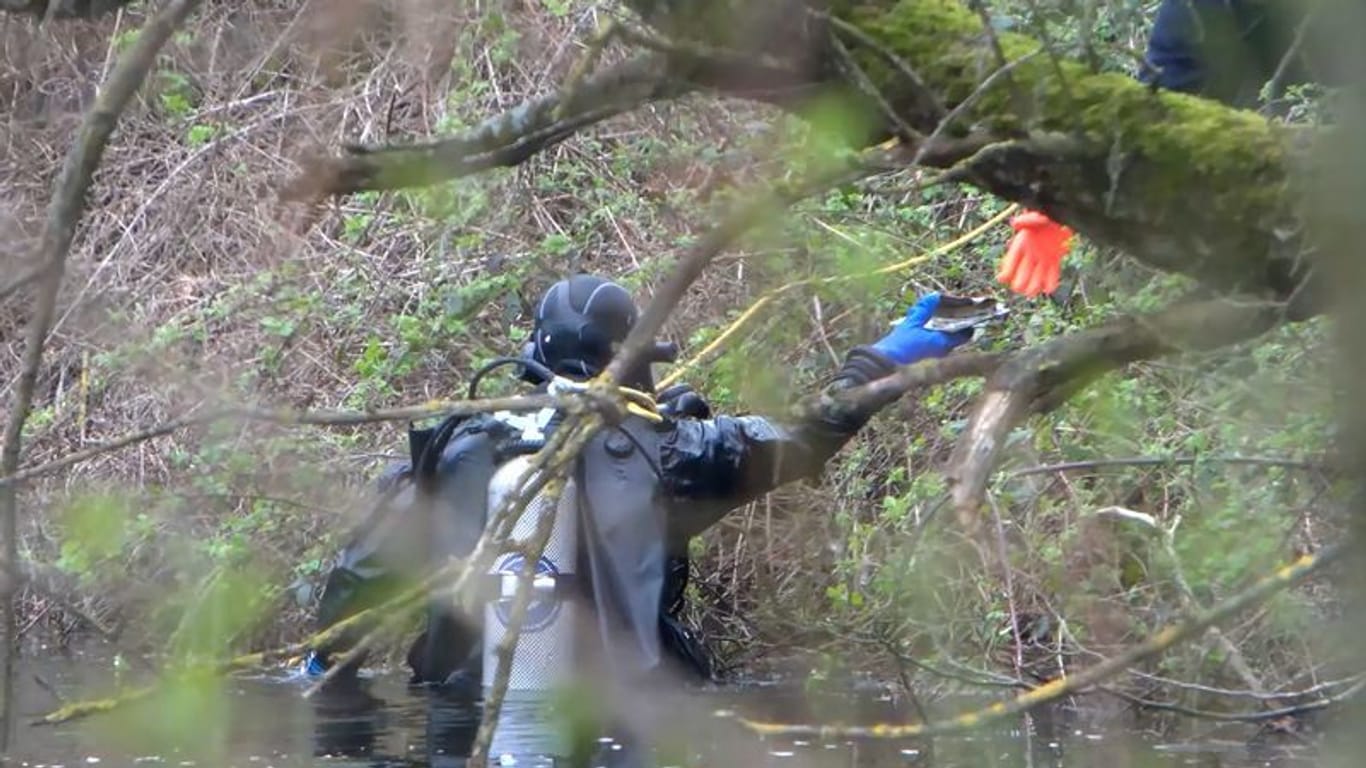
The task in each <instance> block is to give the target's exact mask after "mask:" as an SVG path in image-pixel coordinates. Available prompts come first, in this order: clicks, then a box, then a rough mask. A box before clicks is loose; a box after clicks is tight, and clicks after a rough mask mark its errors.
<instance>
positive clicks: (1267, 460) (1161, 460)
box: [1006, 454, 1330, 479]
mask: <svg viewBox="0 0 1366 768" xmlns="http://www.w3.org/2000/svg"><path fill="white" fill-rule="evenodd" d="M1204 462H1210V463H1212V464H1246V465H1249V466H1256V467H1284V468H1287V469H1303V470H1308V471H1323V470H1327V469H1329V468H1330V467H1329V466H1328V465H1326V464H1321V463H1319V462H1314V461H1305V460H1302V459H1281V458H1277V457H1275V456H1232V455H1224V454H1211V455H1209V456H1132V457H1125V458H1114V459H1089V460H1086V461H1066V462H1062V463H1059V464H1041V465H1039V466H1037V467H1026V468H1024V469H1017V470H1015V471H1014V472H1010V473H1008V474H1007V475H1006V478H1007V479H1013V478H1016V477H1024V476H1026V475H1043V474H1048V473H1050V472H1070V471H1072V470H1078V469H1101V468H1104V467H1153V466H1173V467H1175V466H1189V465H1192V464H1200V463H1204Z"/></svg>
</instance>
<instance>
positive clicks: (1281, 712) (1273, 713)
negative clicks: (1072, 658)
mask: <svg viewBox="0 0 1366 768" xmlns="http://www.w3.org/2000/svg"><path fill="white" fill-rule="evenodd" d="M1363 688H1366V681H1358V682H1357V684H1356V685H1353V686H1352V687H1350V688H1348V689H1347V690H1345V691H1342V692H1341V693H1337V694H1334V695H1332V696H1328V697H1326V698H1322V699H1315V700H1314V701H1307V702H1305V703H1303V704H1291V705H1289V706H1285V707H1281V708H1279V709H1267V710H1261V711H1257V712H1213V711H1210V710H1205V709H1195V708H1193V707H1186V706H1183V705H1181V704H1175V703H1172V702H1166V701H1152V700H1150V699H1145V698H1143V697H1141V696H1135V695H1134V694H1132V693H1126V692H1124V691H1121V690H1118V689H1115V688H1111V687H1109V686H1105V685H1101V686H1096V690H1098V691H1102V692H1104V693H1107V694H1109V695H1111V696H1114V697H1116V698H1120V699H1123V700H1125V701H1127V702H1129V703H1131V704H1134V705H1137V706H1140V707H1143V708H1144V709H1155V710H1161V711H1163V712H1174V713H1176V714H1178V715H1186V716H1187V717H1196V718H1200V719H1202V720H1219V721H1224V722H1239V723H1255V722H1261V721H1264V720H1275V719H1277V718H1281V717H1293V716H1295V715H1303V714H1306V713H1309V712H1315V711H1317V710H1320V709H1327V708H1328V707H1331V706H1333V705H1334V704H1340V703H1342V702H1344V701H1346V700H1347V699H1350V698H1352V697H1353V696H1356V695H1357V694H1358V693H1360V692H1361V691H1362V689H1363Z"/></svg>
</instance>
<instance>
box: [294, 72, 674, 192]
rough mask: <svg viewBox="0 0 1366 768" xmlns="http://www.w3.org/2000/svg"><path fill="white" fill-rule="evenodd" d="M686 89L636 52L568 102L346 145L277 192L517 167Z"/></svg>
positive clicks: (404, 183) (432, 180)
mask: <svg viewBox="0 0 1366 768" xmlns="http://www.w3.org/2000/svg"><path fill="white" fill-rule="evenodd" d="M690 88H691V86H689V85H687V84H686V83H684V82H683V81H681V80H679V79H677V78H674V77H672V76H671V75H670V74H669V72H668V69H667V64H666V62H665V60H664V59H663V58H662V57H659V56H655V55H646V56H640V57H637V58H634V59H631V60H629V61H626V62H623V63H621V64H618V65H616V66H614V67H610V68H608V69H606V70H603V71H602V72H599V73H598V74H595V75H593V76H591V77H588V78H585V79H584V80H583V81H582V82H580V83H578V84H577V87H575V88H574V91H573V93H572V95H571V98H570V100H569V101H567V102H565V101H563V99H564V95H563V94H561V93H553V94H550V95H547V96H542V97H540V98H537V99H532V100H529V101H526V102H523V103H522V104H521V105H519V106H517V107H515V108H513V109H511V110H508V111H507V112H504V113H502V114H500V115H495V116H494V117H490V118H489V119H487V120H485V121H484V122H483V123H481V124H480V125H479V126H478V127H476V128H474V129H472V130H470V131H469V132H467V133H464V134H462V135H460V136H456V137H453V138H446V139H439V140H436V141H430V142H424V143H414V144H411V145H407V146H386V147H361V146H352V147H347V148H345V150H344V154H342V155H341V156H339V157H326V156H322V157H313V158H309V159H307V160H305V161H304V163H303V170H302V172H301V173H300V174H299V175H297V176H296V177H294V178H293V179H292V180H290V181H288V182H287V183H286V184H285V185H284V187H283V189H282V190H281V196H282V197H283V198H284V199H286V200H303V201H316V200H321V199H323V198H326V197H329V196H333V195H345V194H350V193H352V192H358V191H361V190H374V189H404V188H408V187H421V186H427V185H431V184H437V183H440V182H443V181H449V180H450V179H455V178H460V177H462V176H468V175H470V174H472V173H476V172H479V171H483V170H488V169H490V168H497V167H503V166H513V165H518V164H520V163H522V162H524V161H526V160H527V159H528V158H530V157H531V156H533V155H535V154H536V153H537V152H540V151H541V150H544V149H546V148H547V147H550V146H553V145H555V144H558V143H559V142H561V141H564V140H565V139H567V138H569V137H570V136H572V135H574V133H575V132H577V131H579V130H580V129H582V128H585V127H587V126H589V125H592V124H594V123H597V122H599V121H602V120H605V119H607V118H609V117H612V116H613V115H617V114H620V113H622V112H626V111H629V110H631V109H634V108H636V107H639V106H641V105H642V104H645V103H648V102H650V101H655V100H659V99H668V98H674V97H677V96H680V95H682V94H684V93H686V92H687V91H688V90H690Z"/></svg>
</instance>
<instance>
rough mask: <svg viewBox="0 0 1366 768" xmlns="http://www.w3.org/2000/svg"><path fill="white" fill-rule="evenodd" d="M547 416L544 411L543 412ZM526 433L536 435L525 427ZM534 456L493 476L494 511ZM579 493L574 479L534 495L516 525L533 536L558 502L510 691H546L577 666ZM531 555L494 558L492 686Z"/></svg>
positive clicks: (487, 671) (487, 642)
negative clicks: (574, 591) (574, 585)
mask: <svg viewBox="0 0 1366 768" xmlns="http://www.w3.org/2000/svg"><path fill="white" fill-rule="evenodd" d="M543 418H544V417H543ZM524 439H527V440H530V439H531V438H530V436H529V435H527V434H525V433H524ZM531 463H532V456H530V455H521V456H517V457H515V458H513V459H511V460H510V461H508V462H507V463H505V464H503V465H502V466H500V467H499V468H498V469H497V470H496V471H495V472H494V473H493V479H492V480H491V481H490V482H489V490H488V503H489V506H488V508H489V510H490V511H491V512H492V511H493V510H496V509H498V508H499V506H500V505H501V504H502V503H503V500H504V499H505V498H506V497H507V496H509V495H511V494H512V492H513V491H514V490H515V489H516V488H517V485H518V483H519V482H520V481H521V479H522V478H523V477H524V476H525V475H526V474H527V472H528V471H529V470H530V469H531ZM576 497H577V494H576V493H575V490H574V487H573V482H572V481H570V482H568V483H567V484H566V485H565V487H564V491H563V492H562V493H561V494H560V496H559V498H554V497H551V496H549V495H548V494H545V493H544V492H543V493H541V494H539V495H537V496H536V497H535V498H534V499H532V500H531V502H530V503H529V504H527V505H526V508H525V509H524V510H523V511H522V514H521V516H520V517H519V518H518V520H517V523H516V525H515V526H514V527H513V531H512V539H514V540H521V541H527V540H530V539H531V537H532V536H533V535H534V533H535V531H536V523H537V520H538V519H539V518H540V516H541V513H542V512H543V511H544V510H546V509H547V507H552V506H553V507H554V511H553V512H552V514H553V515H554V516H555V522H554V528H553V529H552V530H551V534H550V539H549V541H548V542H547V543H546V547H545V551H544V552H543V553H542V554H541V557H540V559H539V560H538V561H537V563H536V576H535V578H534V580H533V582H532V587H531V589H532V594H531V601H530V603H529V604H528V606H527V611H526V616H525V619H524V621H523V623H522V630H521V636H520V638H519V639H518V641H517V647H516V650H515V653H514V654H513V657H512V673H511V675H510V677H509V678H508V690H509V691H544V690H549V689H551V688H554V687H555V686H556V685H557V684H558V683H561V682H564V680H565V678H566V676H567V675H568V674H569V673H570V672H571V671H572V670H573V657H574V630H573V628H574V621H575V615H574V609H575V607H576V606H575V605H574V604H573V601H572V600H568V599H566V595H567V594H568V591H567V589H566V584H567V583H568V582H569V581H570V580H572V578H573V575H574V570H575V562H576V560H577V558H578V510H577V507H576V505H575V503H574V500H575V498H576ZM524 564H525V558H524V557H523V555H522V553H520V552H505V553H502V554H500V555H498V557H497V558H495V559H494V561H493V565H492V566H491V567H490V569H489V575H490V576H491V577H492V579H491V581H492V582H493V585H494V586H493V589H494V596H493V598H492V599H491V600H490V601H489V602H488V603H486V604H485V606H484V663H483V665H482V666H483V684H484V689H485V691H486V692H487V691H488V690H489V689H491V688H492V687H493V681H494V677H495V675H496V674H497V671H498V661H497V650H498V645H499V643H501V642H502V640H503V638H504V637H505V636H506V635H507V631H508V625H509V624H510V623H511V620H512V607H513V603H514V601H515V597H516V594H517V582H518V579H519V578H520V576H521V573H522V568H523V566H524Z"/></svg>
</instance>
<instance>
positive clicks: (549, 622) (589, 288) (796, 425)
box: [304, 274, 973, 695]
mask: <svg viewBox="0 0 1366 768" xmlns="http://www.w3.org/2000/svg"><path fill="white" fill-rule="evenodd" d="M938 303H939V295H938V294H929V295H926V296H924V297H923V298H921V299H920V300H919V301H917V302H916V303H915V304H914V305H912V306H911V307H910V308H909V309H908V310H907V312H906V314H905V317H904V318H902V319H901V320H900V321H899V322H898V324H897V325H895V326H894V327H893V329H892V330H891V331H890V332H889V333H887V334H886V335H885V336H884V337H882V338H881V339H879V340H877V341H876V342H875V343H873V344H870V345H866V346H859V347H856V348H854V349H853V350H852V351H850V352H849V353H848V355H847V356H846V359H845V362H844V363H843V365H842V367H841V368H840V369H839V371H838V372H837V373H836V374H835V375H834V376H833V377H832V378H831V379H830V380H829V381H828V382H826V384H825V385H824V386H823V387H822V389H821V390H820V392H819V393H818V394H817V396H816V397H815V398H813V399H812V400H811V401H810V406H809V407H806V408H804V409H802V410H800V411H799V413H800V414H801V415H799V416H796V417H793V418H792V419H789V420H786V421H779V420H773V419H768V418H764V417H761V416H754V415H745V416H726V415H713V414H712V413H711V412H710V407H709V405H708V404H707V403H706V401H705V400H704V399H703V398H702V397H701V396H700V395H698V394H697V393H696V392H694V391H692V390H691V389H690V388H688V387H685V386H684V387H671V388H669V389H668V390H666V391H665V392H663V393H661V394H660V396H659V398H658V399H659V401H660V402H659V403H658V408H657V413H654V412H651V411H648V410H647V411H643V412H631V413H628V414H627V415H626V416H625V418H623V419H622V420H621V422H620V423H619V424H616V425H613V426H611V427H609V428H605V429H602V430H600V431H599V432H598V433H597V434H596V435H595V436H594V437H593V438H591V439H590V440H589V441H588V443H587V444H586V445H585V446H584V448H583V449H582V450H581V452H580V453H579V456H578V458H577V459H576V461H575V464H574V467H573V470H572V473H571V477H570V480H569V482H568V483H567V486H566V489H565V491H564V492H563V493H562V494H561V495H560V497H559V498H557V499H556V498H537V499H534V500H533V501H532V502H531V503H530V504H528V505H527V509H526V511H525V512H524V513H523V516H522V518H521V519H520V520H519V521H518V523H517V525H516V529H515V530H514V534H513V537H512V538H514V539H517V538H521V537H524V536H526V535H527V534H528V533H529V532H530V530H532V529H534V527H535V519H536V514H534V512H535V511H536V510H540V509H542V508H543V507H544V506H545V505H548V504H553V505H555V512H554V514H555V522H554V528H553V534H552V536H551V540H550V544H549V545H548V546H547V547H546V550H545V554H544V555H543V556H542V558H541V559H540V561H538V563H537V565H536V573H537V578H536V580H535V586H534V587H533V589H534V592H533V595H534V597H533V599H532V602H531V604H530V608H529V609H528V611H527V614H526V617H525V620H524V624H523V629H522V635H521V638H520V641H519V642H518V644H517V645H516V649H515V653H514V654H513V656H512V671H511V684H510V687H509V690H510V691H511V692H512V693H510V694H509V695H513V694H515V693H518V692H528V691H537V690H541V691H544V690H548V689H550V688H552V687H554V686H556V685H558V684H560V683H562V682H564V681H565V679H566V675H577V676H580V677H582V676H583V675H589V674H592V675H602V674H608V675H610V676H612V677H614V678H619V679H626V680H631V681H650V680H655V679H658V678H657V675H659V674H667V675H669V676H671V677H672V678H673V679H679V678H682V679H685V680H693V681H707V680H710V679H712V677H713V674H712V668H711V663H710V660H709V657H708V654H707V653H706V652H705V651H704V649H703V645H702V643H701V642H700V641H699V640H698V639H697V637H696V636H695V634H694V633H693V632H691V631H690V630H689V629H688V628H686V627H685V626H684V624H683V621H682V620H681V617H680V614H681V611H682V609H683V607H684V592H685V589H686V586H687V580H688V575H689V569H690V563H689V561H688V546H687V545H688V542H689V540H690V539H691V538H692V537H694V536H697V535H698V534H700V533H702V532H703V531H705V530H706V529H707V528H708V527H710V526H711V525H713V524H714V523H716V522H717V521H719V520H720V519H721V518H722V517H724V516H725V515H726V513H727V512H729V511H730V510H733V509H735V508H736V507H739V506H741V505H743V504H745V503H746V502H748V501H751V500H753V499H755V498H758V497H760V496H762V495H763V494H765V493H767V492H769V491H771V490H773V489H774V488H776V487H778V486H780V485H783V484H785V483H789V482H792V481H795V480H799V479H804V478H812V477H814V476H816V475H818V474H819V473H820V471H821V469H822V467H823V466H824V465H825V463H826V462H827V461H828V460H829V459H830V458H831V457H832V456H833V455H834V454H835V453H836V452H837V451H839V450H840V448H841V447H842V446H843V445H844V444H845V443H846V442H847V441H848V440H849V439H850V438H852V437H853V435H854V434H855V433H856V432H857V431H858V430H859V429H860V428H861V427H863V426H864V424H866V423H867V421H868V420H869V419H870V418H871V417H872V416H873V415H874V413H875V412H876V411H877V410H879V409H880V408H882V407H883V406H885V405H887V404H888V403H889V402H891V400H892V399H894V397H889V396H884V397H881V399H876V400H867V401H862V400H860V401H849V400H848V399H846V401H839V402H837V401H836V399H835V398H833V397H832V395H833V394H835V393H837V392H839V391H840V390H844V389H848V388H852V387H857V386H859V385H862V384H865V383H867V382H870V381H873V380H876V379H878V378H881V377H884V376H887V375H889V374H891V373H893V372H894V371H895V369H896V368H897V366H901V365H907V364H910V363H914V362H917V361H920V360H924V359H928V358H934V357H942V356H944V355H947V354H949V353H950V352H951V351H952V350H953V349H955V348H956V347H958V346H959V345H961V344H964V343H966V342H967V341H969V340H970V339H971V337H972V335H973V331H972V329H967V330H963V331H957V332H952V333H948V332H940V331H934V330H927V329H926V328H925V327H924V326H925V323H926V322H927V321H928V320H929V319H930V317H931V316H932V315H933V314H934V311H935V309H936V307H937V306H938ZM637 318H638V311H637V308H636V305H635V302H634V301H633V300H632V298H631V295H630V293H629V292H628V291H627V290H626V289H625V288H623V287H622V286H621V285H619V284H617V283H615V282H612V281H610V280H607V279H605V278H602V277H598V276H593V275H588V274H577V275H574V276H572V277H570V278H568V279H565V280H561V281H559V282H557V283H555V284H554V285H552V286H550V288H549V289H548V290H547V291H546V293H545V294H544V296H543V298H542V299H541V301H540V303H539V304H538V306H537V308H536V312H535V317H534V324H533V330H532V337H531V339H530V340H529V341H528V342H527V343H526V345H525V346H524V348H523V350H522V352H521V354H520V355H519V356H516V357H509V358H503V359H500V360H495V361H494V363H493V365H502V364H507V365H510V366H514V367H515V368H516V369H518V370H519V371H520V374H519V375H520V377H521V378H522V379H523V380H525V381H527V382H529V383H531V384H533V385H535V387H537V388H538V390H539V391H542V392H544V391H550V392H552V393H553V392H556V391H562V389H563V388H564V387H565V386H568V387H569V388H572V387H573V386H575V385H577V384H580V383H582V382H585V381H587V380H589V379H591V378H593V377H595V376H597V375H598V374H600V373H601V372H602V371H603V369H604V368H605V367H606V366H607V364H608V362H609V361H610V360H611V359H612V357H613V354H614V352H615V351H616V349H617V348H618V346H619V345H620V343H621V342H622V341H623V340H624V339H625V338H626V336H627V334H628V333H629V332H630V331H631V329H632V327H633V326H634V324H635V322H636V321H637ZM655 350H656V354H654V355H653V356H652V357H649V358H647V359H646V360H645V361H644V362H642V363H641V364H640V365H639V366H638V367H637V369H636V370H635V371H633V372H631V373H630V374H629V375H628V376H626V377H624V380H623V381H622V385H623V386H624V387H628V388H630V389H633V390H636V391H638V392H643V393H653V392H654V391H655V383H654V379H653V374H652V372H651V364H652V363H658V362H663V361H666V360H668V359H670V358H671V357H672V351H671V350H670V349H669V348H668V345H664V344H656V345H655ZM488 368H489V367H487V366H486V368H485V369H483V370H481V371H479V372H478V373H476V374H475V376H474V377H473V378H472V380H471V386H470V390H471V396H472V397H473V396H476V395H477V384H478V380H479V379H480V378H481V377H482V376H483V375H484V374H485V373H487V371H488ZM557 387H559V388H560V389H557ZM652 399H653V398H652ZM562 418H563V414H562V413H561V412H559V411H558V410H555V409H552V408H547V409H544V410H542V411H541V412H534V413H522V414H511V413H494V414H483V415H476V416H468V417H461V418H455V417H452V418H448V419H446V420H445V421H443V422H441V424H439V425H437V426H435V427H430V428H424V429H417V428H410V430H409V454H410V461H408V462H407V463H405V464H402V465H399V466H396V467H393V468H391V469H390V470H389V471H387V472H386V473H384V475H383V477H382V478H381V479H380V482H379V483H378V486H379V494H380V501H379V503H377V504H376V506H375V507H374V511H373V512H372V513H371V514H370V516H369V518H368V519H367V520H365V521H364V522H363V523H362V524H361V525H360V526H359V528H358V529H357V530H356V531H355V532H354V534H353V535H352V536H351V537H350V539H349V541H348V542H347V544H346V545H345V546H344V547H343V549H342V550H341V552H340V553H339V555H338V556H337V558H336V560H335V563H334V566H333V568H332V570H331V571H330V573H329V574H328V576H327V579H326V583H325V585H324V588H323V593H322V596H321V600H320V605H319V611H318V616H317V621H318V623H319V625H320V626H329V625H331V624H333V623H335V622H337V621H339V620H340V619H343V618H345V617H346V616H349V615H352V614H354V613H355V612H357V611H359V610H361V609H363V608H365V607H367V606H371V605H374V604H376V603H378V602H381V601H383V600H384V599H386V598H388V597H390V596H392V595H393V594H395V593H396V590H399V589H401V588H403V587H404V586H407V585H412V584H414V583H417V582H418V581H419V580H420V579H422V578H423V577H424V576H426V575H427V574H428V573H430V571H431V570H432V569H433V568H434V567H435V566H436V565H437V564H440V563H443V562H447V561H448V560H449V559H450V558H460V557H464V556H467V555H468V554H469V553H470V552H471V551H473V548H474V546H475V543H476V542H477V541H478V539H479V536H480V534H481V533H482V532H483V530H484V527H485V524H486V521H487V520H488V517H489V515H491V514H492V513H493V511H494V510H495V509H496V508H497V505H498V502H499V500H501V499H502V498H503V497H504V496H505V495H506V494H507V493H508V492H509V489H510V488H512V487H513V486H514V485H515V483H516V480H517V479H518V478H520V477H521V476H522V475H523V474H524V473H525V472H526V471H527V466H526V465H527V464H528V463H529V461H530V457H531V456H532V455H533V454H534V453H535V451H536V450H538V449H539V448H540V447H541V446H543V445H544V444H545V439H546V436H547V435H549V434H552V433H553V431H554V429H556V427H557V426H558V424H559V422H560V420H561V419H562ZM522 563H523V560H522V555H521V554H520V553H519V552H517V551H510V552H505V553H502V554H501V555H500V556H499V557H498V558H497V559H496V561H495V565H494V567H493V569H492V571H491V572H490V573H489V574H487V575H486V576H487V578H486V579H485V580H484V581H483V582H481V585H482V586H480V587H479V590H480V592H479V595H478V600H479V601H481V602H482V604H483V606H484V607H483V610H482V611H479V610H475V611H472V612H471V611H463V610H460V609H459V608H458V607H457V606H458V605H460V604H461V603H460V601H457V600H454V599H452V598H451V597H450V596H446V597H445V598H444V599H433V600H432V601H431V604H430V606H429V609H428V614H427V617H426V627H425V630H424V631H423V632H422V633H421V634H420V635H419V636H418V637H417V638H416V639H415V640H414V641H413V643H412V644H411V646H410V649H409V652H408V656H407V662H408V666H409V668H410V669H411V671H412V675H411V682H412V683H413V684H424V685H428V686H438V687H441V688H442V689H443V690H452V689H464V690H468V691H470V692H471V693H474V694H475V695H477V692H478V691H480V690H487V689H488V686H489V685H490V684H491V681H492V677H493V671H494V668H495V667H496V663H495V662H494V658H495V657H494V655H493V653H494V647H495V646H496V644H497V642H498V640H499V639H500V638H501V637H502V635H503V632H504V630H505V625H506V622H507V610H508V606H509V605H510V603H511V600H510V598H511V596H512V594H513V591H512V590H513V588H515V582H516V579H515V575H516V574H518V573H520V572H521V570H522ZM465 604H468V601H466V603H465ZM362 632H363V630H362V629H358V630H357V631H356V632H352V633H350V634H349V635H348V636H346V637H344V638H342V639H341V640H339V641H338V642H337V643H335V644H333V645H331V646H329V647H321V648H316V649H314V650H313V651H312V652H311V653H310V654H309V655H308V656H307V658H306V659H305V662H304V667H305V670H306V672H307V673H308V674H310V675H320V674H322V673H323V672H324V671H325V670H327V669H328V668H329V667H330V666H331V665H332V664H334V663H336V661H337V659H338V658H339V657H340V656H341V655H342V654H343V653H344V652H345V650H346V649H347V648H348V647H350V645H351V644H353V643H354V642H355V641H356V640H357V639H358V636H359V635H360V634H361V633H362ZM364 660H365V656H364V655H361V656H360V657H359V658H357V659H356V660H355V662H354V663H353V664H350V665H349V666H348V668H346V669H344V670H339V671H338V673H336V681H337V682H338V683H341V684H345V682H346V681H347V680H352V681H354V679H355V675H356V671H357V670H358V669H359V667H360V666H361V664H362V663H363V662H364ZM589 670H593V671H592V672H589Z"/></svg>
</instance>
